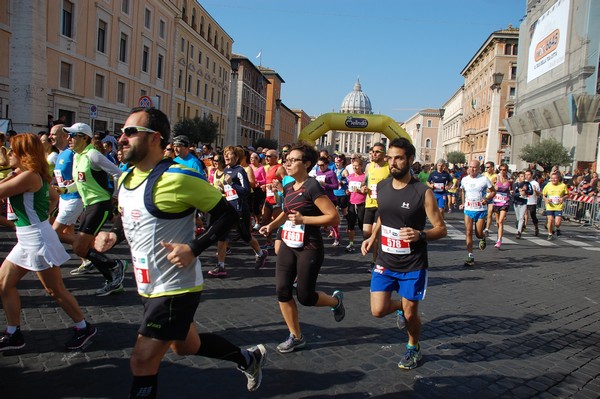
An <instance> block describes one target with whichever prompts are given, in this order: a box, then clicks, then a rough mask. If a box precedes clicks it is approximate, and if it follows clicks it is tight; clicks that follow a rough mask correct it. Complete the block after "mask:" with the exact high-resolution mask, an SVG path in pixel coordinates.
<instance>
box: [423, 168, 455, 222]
mask: <svg viewBox="0 0 600 399" xmlns="http://www.w3.org/2000/svg"><path fill="white" fill-rule="evenodd" d="M451 183H452V176H450V173H448V172H447V171H446V161H445V160H443V159H439V160H438V161H437V165H436V170H435V171H433V172H431V173H430V174H429V177H428V178H427V186H429V187H430V188H431V189H432V190H433V194H434V195H435V200H436V201H437V204H438V208H439V210H440V213H441V214H442V218H443V217H444V214H445V210H446V204H447V198H448V190H447V187H448V186H449V185H450V184H451Z"/></svg>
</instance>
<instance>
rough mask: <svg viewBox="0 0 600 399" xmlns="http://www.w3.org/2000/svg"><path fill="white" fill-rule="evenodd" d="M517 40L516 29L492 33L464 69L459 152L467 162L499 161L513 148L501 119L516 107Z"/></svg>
mask: <svg viewBox="0 0 600 399" xmlns="http://www.w3.org/2000/svg"><path fill="white" fill-rule="evenodd" d="M518 43H519V29H517V28H513V27H511V26H509V27H508V28H507V29H502V30H499V31H496V32H493V33H492V34H491V35H490V36H489V37H488V38H487V40H486V41H485V42H484V43H483V45H482V46H481V47H480V48H479V50H478V51H477V53H476V54H475V55H474V56H473V58H471V60H470V61H469V63H468V64H467V65H466V66H465V68H464V69H463V70H462V72H461V75H462V76H463V77H464V79H465V82H464V92H463V129H464V134H463V135H462V137H461V144H460V151H461V152H463V153H465V155H466V157H467V161H469V160H471V159H476V160H479V161H481V162H487V161H493V162H494V163H496V164H497V163H500V162H501V161H502V160H503V157H504V154H505V152H506V148H508V147H510V135H509V134H508V131H507V129H506V128H505V127H504V125H503V124H502V123H501V121H502V120H504V119H506V118H507V117H510V116H512V113H513V110H514V99H515V96H516V74H517V54H518Z"/></svg>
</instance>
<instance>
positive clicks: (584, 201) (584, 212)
mask: <svg viewBox="0 0 600 399" xmlns="http://www.w3.org/2000/svg"><path fill="white" fill-rule="evenodd" d="M563 217H564V218H565V219H568V220H572V221H575V222H579V223H582V224H584V225H594V226H596V227H600V197H597V196H588V195H580V194H571V195H569V198H568V199H567V200H565V207H564V209H563Z"/></svg>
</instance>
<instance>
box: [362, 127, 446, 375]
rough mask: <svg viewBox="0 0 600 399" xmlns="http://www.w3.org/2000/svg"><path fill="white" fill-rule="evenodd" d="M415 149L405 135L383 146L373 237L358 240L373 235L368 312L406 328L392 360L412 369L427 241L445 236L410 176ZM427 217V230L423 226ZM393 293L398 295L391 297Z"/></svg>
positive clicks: (425, 192) (427, 195) (417, 352)
mask: <svg viewBox="0 0 600 399" xmlns="http://www.w3.org/2000/svg"><path fill="white" fill-rule="evenodd" d="M414 158H415V147H414V146H413V145H412V144H411V143H410V142H409V141H408V140H406V139H395V140H393V141H392V142H391V143H390V146H389V150H388V164H389V168H390V175H391V176H392V178H391V179H385V180H383V181H381V182H379V183H378V184H377V193H378V195H377V200H378V210H379V216H378V218H377V221H376V223H375V225H374V227H373V235H372V236H371V237H369V238H368V239H367V240H365V241H364V242H363V244H362V248H361V250H362V253H363V255H366V253H367V252H368V251H369V249H371V247H372V246H373V243H374V242H375V240H376V239H377V238H378V233H380V234H379V235H380V237H379V244H378V245H379V253H378V256H377V262H376V264H375V268H374V269H373V274H372V277H371V313H372V314H373V316H375V317H384V316H387V315H388V314H390V313H396V314H397V325H398V327H399V328H401V329H403V328H404V326H406V329H407V333H408V344H407V345H406V349H407V351H406V354H405V355H404V357H403V358H402V359H401V360H400V362H399V363H398V367H400V368H402V369H413V368H415V367H417V365H418V361H419V360H421V347H420V345H419V338H420V335H421V320H420V318H419V312H418V307H419V301H421V300H423V299H424V298H425V291H426V288H427V267H428V266H429V262H428V258H427V241H431V240H437V239H440V238H443V237H445V236H446V225H445V223H444V219H443V218H442V215H441V213H440V212H439V210H438V204H437V201H436V199H435V197H434V195H433V192H432V191H431V189H430V188H428V187H427V186H426V185H424V184H422V183H421V182H420V181H419V180H417V179H415V178H413V177H412V176H411V174H410V165H412V163H413V161H414ZM427 219H429V221H430V223H431V225H432V226H433V227H432V228H431V229H428V230H425V222H426V220H427ZM393 291H397V292H398V294H399V295H400V296H401V298H400V299H392V292H393Z"/></svg>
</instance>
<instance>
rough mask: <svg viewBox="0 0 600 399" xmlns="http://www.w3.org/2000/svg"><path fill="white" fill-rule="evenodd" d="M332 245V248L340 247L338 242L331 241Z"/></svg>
mask: <svg viewBox="0 0 600 399" xmlns="http://www.w3.org/2000/svg"><path fill="white" fill-rule="evenodd" d="M331 245H333V246H334V247H339V246H340V242H339V241H338V240H333V244H331Z"/></svg>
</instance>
